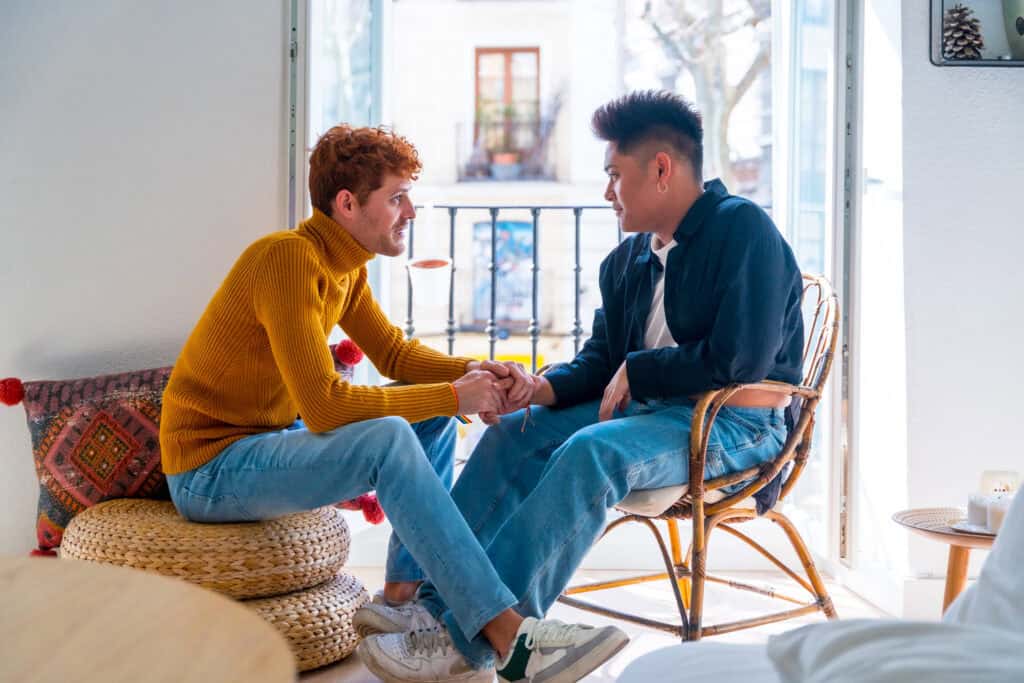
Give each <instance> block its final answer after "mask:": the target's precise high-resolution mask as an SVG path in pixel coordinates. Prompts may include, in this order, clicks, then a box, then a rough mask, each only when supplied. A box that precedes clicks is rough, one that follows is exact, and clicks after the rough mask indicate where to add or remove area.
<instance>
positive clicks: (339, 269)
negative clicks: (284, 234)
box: [296, 209, 374, 275]
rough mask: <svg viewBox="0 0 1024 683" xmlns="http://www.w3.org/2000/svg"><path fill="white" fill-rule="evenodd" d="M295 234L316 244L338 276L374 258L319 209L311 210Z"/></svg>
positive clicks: (371, 253) (346, 231)
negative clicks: (311, 213)
mask: <svg viewBox="0 0 1024 683" xmlns="http://www.w3.org/2000/svg"><path fill="white" fill-rule="evenodd" d="M296 232H298V233H299V234H300V235H304V236H307V237H309V238H310V239H312V240H313V242H315V243H316V245H317V247H319V249H320V251H321V253H323V255H324V257H325V259H326V263H327V266H328V267H329V268H330V269H331V270H332V271H334V272H335V273H337V274H338V275H342V274H344V273H349V272H352V271H353V270H356V269H358V268H361V267H362V266H364V265H365V264H366V262H367V261H369V260H370V259H372V258H373V257H374V254H373V252H370V251H367V250H366V249H364V248H363V246H362V245H361V244H359V242H357V241H356V240H355V238H354V237H352V235H351V234H349V232H348V230H346V229H345V228H344V227H342V226H341V224H339V223H337V222H335V221H334V219H333V218H331V217H330V216H328V215H327V214H325V213H324V212H322V211H321V210H320V209H313V215H312V216H310V217H309V218H307V219H306V220H304V221H302V222H301V223H300V224H299V227H298V228H296Z"/></svg>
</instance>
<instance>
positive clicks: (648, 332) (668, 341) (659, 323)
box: [644, 235, 677, 349]
mask: <svg viewBox="0 0 1024 683" xmlns="http://www.w3.org/2000/svg"><path fill="white" fill-rule="evenodd" d="M660 245H661V240H659V239H658V236H657V235H651V252H652V253H653V254H654V255H655V256H657V257H658V260H659V261H661V275H660V276H659V277H658V281H657V282H655V283H654V295H653V296H652V297H651V312H650V313H649V314H648V315H647V327H646V328H645V330H644V348H645V349H660V348H662V347H665V346H676V345H677V344H676V341H675V339H673V338H672V333H671V332H669V331H668V323H666V322H665V263H666V262H667V261H668V252H670V251H672V249H673V248H675V246H676V241H675V240H672V241H671V242H669V243H668V244H666V245H664V246H660Z"/></svg>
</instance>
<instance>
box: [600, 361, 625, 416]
mask: <svg viewBox="0 0 1024 683" xmlns="http://www.w3.org/2000/svg"><path fill="white" fill-rule="evenodd" d="M629 400H630V395H629V375H628V374H626V362H625V361H623V362H622V365H620V366H619V369H618V370H616V371H615V375H614V376H613V377H612V381H611V382H609V383H608V386H607V387H605V389H604V398H603V399H601V408H600V410H598V413H597V417H598V420H600V421H601V422H604V421H605V420H610V419H611V418H612V412H613V411H614V410H615V409H616V408H618V409H619V410H625V409H626V406H627V405H629Z"/></svg>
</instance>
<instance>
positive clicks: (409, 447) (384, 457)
mask: <svg viewBox="0 0 1024 683" xmlns="http://www.w3.org/2000/svg"><path fill="white" fill-rule="evenodd" d="M454 443H455V425H454V422H453V421H452V420H451V419H450V418H435V419H433V420H425V421H423V422H418V423H416V424H413V425H410V424H409V423H408V422H407V421H406V420H405V419H403V418H400V417H383V418H378V419H375V420H366V421H363V422H355V423H353V424H349V425H345V426H343V427H339V428H337V429H335V430H332V431H330V432H325V433H323V434H314V433H312V432H310V431H309V430H308V429H306V427H305V425H303V424H302V422H301V421H298V422H296V423H295V424H293V425H291V426H289V427H287V428H286V429H283V430H280V431H273V432H266V433H263V434H256V435H253V436H248V437H246V438H244V439H240V440H239V441H236V442H235V443H233V444H231V445H230V446H228V447H227V448H225V449H224V450H223V451H221V452H220V453H219V454H218V455H217V457H215V458H214V459H213V460H211V461H210V462H208V463H206V464H205V465H202V466H200V467H197V468H196V469H194V470H189V471H188V472H183V473H181V474H176V475H172V476H169V477H167V481H168V484H169V488H170V491H171V498H172V500H173V501H174V505H175V507H177V509H178V511H179V512H180V513H181V514H182V516H183V517H185V518H186V519H189V520H192V521H194V522H239V521H253V520H260V519H271V518H274V517H280V516H281V515H286V514H290V513H293V512H299V511H303V510H313V509H315V508H318V507H321V506H323V505H332V504H334V503H338V502H340V501H344V500H350V499H352V498H355V497H356V496H358V495H360V494H363V493H366V492H368V491H373V490H376V491H377V497H378V498H379V499H380V503H381V507H383V508H384V512H385V513H386V514H387V516H388V519H389V520H390V522H391V525H392V527H393V529H394V533H393V534H392V536H391V541H390V546H389V548H388V558H387V573H386V580H387V581H417V580H420V579H422V578H425V577H429V578H430V580H431V581H432V582H433V585H436V586H437V588H436V590H437V592H439V593H440V594H441V595H444V596H445V598H446V603H447V605H448V606H449V607H450V609H451V612H452V613H453V614H454V615H455V616H454V617H453V619H454V621H455V623H458V624H459V628H460V629H461V632H463V633H466V634H470V633H472V634H474V635H475V634H476V633H478V632H479V630H480V629H481V628H482V627H483V625H484V624H486V623H487V622H488V621H490V620H491V619H493V618H494V617H495V615H497V614H499V613H500V612H502V611H503V610H505V609H507V608H508V607H510V606H512V605H514V604H515V602H516V599H515V597H514V596H513V595H512V593H511V592H510V591H509V589H508V588H506V587H505V585H504V584H503V583H502V582H501V579H500V578H499V576H498V574H497V572H495V570H494V568H493V567H492V566H491V563H490V561H489V560H488V559H487V556H486V555H485V553H484V551H483V549H482V548H481V547H480V544H479V543H478V542H477V540H476V538H475V537H474V536H473V533H472V531H470V529H469V527H468V526H467V525H466V522H465V521H464V520H463V517H462V515H461V514H460V513H459V510H458V508H456V507H455V504H454V503H453V502H452V499H451V497H450V495H449V493H448V489H449V487H450V486H451V480H452V465H453V457H454V448H453V447H454ZM400 539H401V540H400Z"/></svg>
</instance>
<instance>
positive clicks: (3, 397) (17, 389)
mask: <svg viewBox="0 0 1024 683" xmlns="http://www.w3.org/2000/svg"><path fill="white" fill-rule="evenodd" d="M23 398H25V387H23V386H22V385H21V380H20V379H18V378H17V377H7V378H6V379H0V403H3V404H5V405H9V406H16V405H18V404H19V403H21V399H23Z"/></svg>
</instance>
